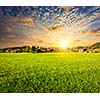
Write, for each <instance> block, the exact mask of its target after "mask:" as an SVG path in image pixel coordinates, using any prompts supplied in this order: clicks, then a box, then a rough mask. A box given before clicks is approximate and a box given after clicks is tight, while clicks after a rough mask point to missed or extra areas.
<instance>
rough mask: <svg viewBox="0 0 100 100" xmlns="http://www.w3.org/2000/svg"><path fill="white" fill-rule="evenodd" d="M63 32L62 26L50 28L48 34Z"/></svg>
mask: <svg viewBox="0 0 100 100" xmlns="http://www.w3.org/2000/svg"><path fill="white" fill-rule="evenodd" d="M62 30H63V28H62V27H61V26H55V27H50V28H48V32H59V31H62Z"/></svg>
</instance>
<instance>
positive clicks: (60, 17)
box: [0, 6, 100, 47]
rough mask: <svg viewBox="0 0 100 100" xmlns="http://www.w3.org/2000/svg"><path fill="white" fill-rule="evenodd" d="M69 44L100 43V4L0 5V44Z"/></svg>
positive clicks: (0, 45)
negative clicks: (98, 5)
mask: <svg viewBox="0 0 100 100" xmlns="http://www.w3.org/2000/svg"><path fill="white" fill-rule="evenodd" d="M62 40H63V41H67V42H68V43H69V46H70V47H73V46H84V45H91V44H93V43H96V42H100V7H97V6H95V7H92V6H86V7H83V6H81V7H68V6H59V7H58V6H41V7H38V6H37V7H35V6H33V7H32V6H25V7H24V6H19V7H18V6H16V7H15V6H11V7H10V6H9V7H7V6H6V7H4V6H3V7H0V47H11V46H23V45H38V46H55V47H57V46H59V42H60V41H62Z"/></svg>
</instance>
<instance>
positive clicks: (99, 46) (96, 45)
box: [90, 42, 100, 49]
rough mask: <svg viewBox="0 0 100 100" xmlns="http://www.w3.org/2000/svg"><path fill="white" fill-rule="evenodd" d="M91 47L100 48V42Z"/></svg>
mask: <svg viewBox="0 0 100 100" xmlns="http://www.w3.org/2000/svg"><path fill="white" fill-rule="evenodd" d="M90 48H91V49H97V48H100V42H97V43H95V44H93V45H91V46H90Z"/></svg>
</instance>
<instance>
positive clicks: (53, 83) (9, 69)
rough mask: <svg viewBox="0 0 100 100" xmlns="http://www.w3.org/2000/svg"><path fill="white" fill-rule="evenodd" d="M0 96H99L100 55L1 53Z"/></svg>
mask: <svg viewBox="0 0 100 100" xmlns="http://www.w3.org/2000/svg"><path fill="white" fill-rule="evenodd" d="M0 92H18V93H19V92H21V93H22V92H35V93H37V92H38V93H41V92H42V93H45V92H46V93H47V92H53V93H54V92H60V93H62V92H68V93H69V92H71V93H72V92H74V93H76V92H78V93H81V92H85V93H87V92H92V93H94V92H95V93H96V92H100V53H33V54H32V53H15V54H14V53H2V54H0Z"/></svg>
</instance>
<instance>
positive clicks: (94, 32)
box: [80, 28, 100, 35]
mask: <svg viewBox="0 0 100 100" xmlns="http://www.w3.org/2000/svg"><path fill="white" fill-rule="evenodd" d="M80 34H92V35H97V34H100V28H97V29H91V30H88V31H84V32H81V33H80Z"/></svg>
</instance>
